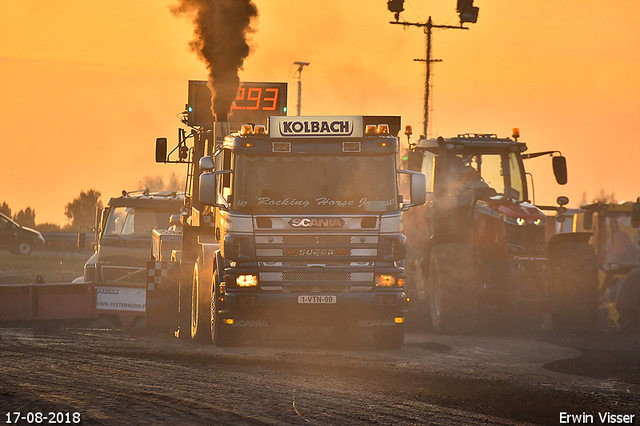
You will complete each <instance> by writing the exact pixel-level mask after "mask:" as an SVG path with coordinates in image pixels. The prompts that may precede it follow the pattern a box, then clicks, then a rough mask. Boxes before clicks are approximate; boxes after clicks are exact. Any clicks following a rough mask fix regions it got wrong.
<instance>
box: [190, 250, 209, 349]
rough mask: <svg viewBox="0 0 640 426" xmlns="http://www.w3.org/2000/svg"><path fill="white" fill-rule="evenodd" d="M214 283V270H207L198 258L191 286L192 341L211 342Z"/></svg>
mask: <svg viewBox="0 0 640 426" xmlns="http://www.w3.org/2000/svg"><path fill="white" fill-rule="evenodd" d="M212 283H213V271H212V268H207V267H206V266H205V264H204V261H203V260H202V258H198V260H197V262H196V264H195V266H194V269H193V284H192V286H191V340H194V341H197V342H203V343H206V342H210V339H211V330H210V329H209V327H210V325H211V321H210V319H209V315H210V314H211V310H210V307H211V289H212Z"/></svg>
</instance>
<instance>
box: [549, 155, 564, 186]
mask: <svg viewBox="0 0 640 426" xmlns="http://www.w3.org/2000/svg"><path fill="white" fill-rule="evenodd" d="M551 161H552V162H553V174H554V175H555V177H556V182H558V184H560V185H564V184H566V183H567V159H566V158H565V157H563V156H562V155H560V156H558V157H552V158H551Z"/></svg>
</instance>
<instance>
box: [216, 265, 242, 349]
mask: <svg viewBox="0 0 640 426" xmlns="http://www.w3.org/2000/svg"><path fill="white" fill-rule="evenodd" d="M213 288H214V291H213V297H211V315H210V318H211V328H210V330H211V341H212V342H213V344H214V345H215V346H219V347H229V346H233V345H234V344H235V343H236V339H235V335H234V334H233V332H234V331H233V330H231V326H229V325H228V324H225V323H224V322H223V320H222V318H221V316H220V309H219V308H218V304H217V301H218V300H219V296H220V292H219V288H220V283H219V279H218V275H217V274H215V277H214V282H213Z"/></svg>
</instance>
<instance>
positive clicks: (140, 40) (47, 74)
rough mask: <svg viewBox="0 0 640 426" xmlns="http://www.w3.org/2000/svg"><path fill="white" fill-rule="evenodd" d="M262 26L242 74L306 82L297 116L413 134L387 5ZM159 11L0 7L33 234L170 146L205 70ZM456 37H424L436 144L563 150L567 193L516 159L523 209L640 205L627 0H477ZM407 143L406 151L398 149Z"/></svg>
mask: <svg viewBox="0 0 640 426" xmlns="http://www.w3.org/2000/svg"><path fill="white" fill-rule="evenodd" d="M254 1H255V4H256V5H257V7H258V10H259V13H260V18H259V20H258V22H257V23H256V27H257V32H256V33H255V34H254V35H253V40H252V44H253V46H254V52H253V54H252V55H251V56H250V57H249V58H248V60H247V61H246V62H245V69H244V71H243V72H241V75H240V78H241V79H242V80H247V81H285V82H286V81H288V82H290V84H291V86H290V88H289V93H290V96H289V110H290V111H292V112H294V111H295V105H296V96H295V94H296V86H295V83H296V81H295V80H294V79H292V76H293V71H294V67H293V66H292V63H293V62H294V61H307V62H310V63H311V65H310V66H309V67H307V68H305V70H304V72H303V108H302V113H303V114H306V115H344V114H350V115H360V114H393V115H401V116H402V119H403V124H411V125H412V126H413V128H414V131H415V132H416V133H418V131H419V130H418V129H421V128H422V125H421V121H422V102H423V101H422V96H423V85H424V65H423V64H422V63H418V62H414V61H413V59H414V58H421V57H424V48H425V46H424V35H423V33H422V31H421V30H420V29H417V28H408V29H403V28H402V27H400V26H396V25H390V24H389V23H388V22H389V21H390V20H392V19H393V16H392V14H391V13H390V12H388V11H387V8H386V1H385V0H375V1H374V0H349V1H344V0H325V1H322V2H318V1H311V0H298V1H295V2H294V1H284V0H254ZM173 3H174V2H173V1H161V0H154V1H152V0H138V1H134V2H132V1H128V0H127V1H124V0H110V1H108V2H85V1H79V0H58V1H55V2H49V1H42V0H39V1H38V0H21V1H19V2H9V1H3V2H1V3H0V40H2V41H1V42H0V140H1V146H2V155H0V203H2V202H3V201H4V202H7V204H9V206H10V207H11V208H12V210H13V212H14V213H16V212H18V211H19V210H21V209H24V208H26V207H31V208H34V209H35V211H36V222H37V223H43V222H53V223H58V224H66V217H65V216H64V207H65V205H66V203H68V202H70V201H71V200H72V199H73V198H75V197H77V196H78V195H79V193H80V191H81V190H87V189H90V188H93V189H97V190H99V191H101V192H102V198H103V201H106V200H107V199H108V198H109V197H110V196H117V195H118V194H119V193H120V192H121V191H122V190H123V189H127V190H134V189H138V188H136V187H137V185H138V183H139V182H140V181H141V180H142V179H143V178H144V176H145V175H151V176H155V175H158V174H161V175H163V176H165V177H166V178H168V176H169V175H170V174H171V172H175V173H177V174H179V175H182V174H183V173H184V167H180V166H174V165H164V164H155V162H154V141H155V138H156V137H160V136H165V137H168V138H169V139H170V141H172V142H175V140H176V134H177V130H176V129H177V128H178V127H179V126H180V122H179V121H178V119H177V118H176V115H177V114H178V113H179V112H180V111H181V110H182V109H183V107H184V104H185V103H186V101H187V80H189V79H205V78H206V74H205V68H204V66H203V64H202V63H201V62H199V61H198V60H197V58H196V56H195V54H193V53H191V52H190V51H189V50H188V48H187V44H188V42H189V41H190V40H191V32H192V28H191V24H190V22H189V21H188V20H186V19H185V18H176V17H174V16H173V15H172V14H171V13H170V11H169V6H170V5H172V4H173ZM455 5H456V2H455V0H446V1H444V0H441V1H433V0H411V1H409V0H407V1H405V9H406V10H405V12H404V13H403V18H404V19H406V20H409V21H426V20H427V18H428V17H429V16H430V15H431V16H432V17H433V20H434V23H436V24H448V25H456V24H457V15H456V14H455V10H454V9H455ZM475 5H476V6H479V7H480V16H479V19H478V23H477V24H470V25H468V26H469V27H470V30H468V31H460V30H446V31H436V32H435V33H434V56H435V58H438V59H442V60H443V62H442V63H437V64H435V65H434V79H433V81H432V82H433V84H434V89H433V102H432V106H433V108H434V110H433V112H432V118H433V121H432V127H431V130H432V132H433V134H434V135H436V134H437V135H442V136H445V137H447V136H453V135H455V134H458V133H463V132H482V133H497V134H498V135H499V136H508V135H509V133H510V131H511V128H512V127H519V128H520V131H521V134H522V137H521V140H522V141H525V142H527V144H528V146H529V150H530V151H539V150H551V149H555V150H560V151H562V153H563V154H564V155H565V156H566V157H567V161H568V164H569V183H568V184H567V185H566V186H564V187H559V186H558V185H556V184H555V182H554V181H553V178H552V172H551V161H550V159H549V158H548V157H542V158H538V159H534V160H530V161H529V162H528V163H527V166H528V168H529V171H531V172H532V173H533V174H534V178H535V184H536V186H535V190H536V200H535V201H536V202H538V203H541V204H551V203H553V202H554V200H555V198H556V197H557V196H558V195H567V196H569V197H570V199H571V203H570V205H571V206H575V205H577V203H578V202H579V201H580V198H581V197H582V194H583V192H584V191H586V192H587V197H589V198H591V197H594V196H595V195H596V194H597V193H598V192H600V190H604V191H605V192H608V193H611V192H615V195H616V197H617V199H618V200H619V201H620V200H629V199H635V198H636V197H638V196H640V172H639V170H638V161H639V159H640V25H638V22H637V19H638V16H640V2H638V1H637V0H614V1H608V2H603V1H592V0H582V1H580V2H576V1H569V0H537V1H531V0H523V1H517V2H513V1H488V0H476V1H475ZM403 141H404V139H403Z"/></svg>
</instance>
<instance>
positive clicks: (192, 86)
mask: <svg viewBox="0 0 640 426" xmlns="http://www.w3.org/2000/svg"><path fill="white" fill-rule="evenodd" d="M187 113H188V117H187V124H188V125H189V126H202V127H211V126H212V124H213V121H214V118H213V113H212V112H211V90H209V87H208V86H207V82H206V81H204V80H189V103H188V106H187ZM272 115H287V83H272V82H253V81H244V82H240V87H239V88H238V96H237V97H236V100H235V102H234V103H233V105H232V106H231V111H230V114H229V117H228V121H229V122H230V123H231V125H232V127H239V125H242V124H247V123H253V124H267V117H269V116H272ZM234 125H236V126H234Z"/></svg>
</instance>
